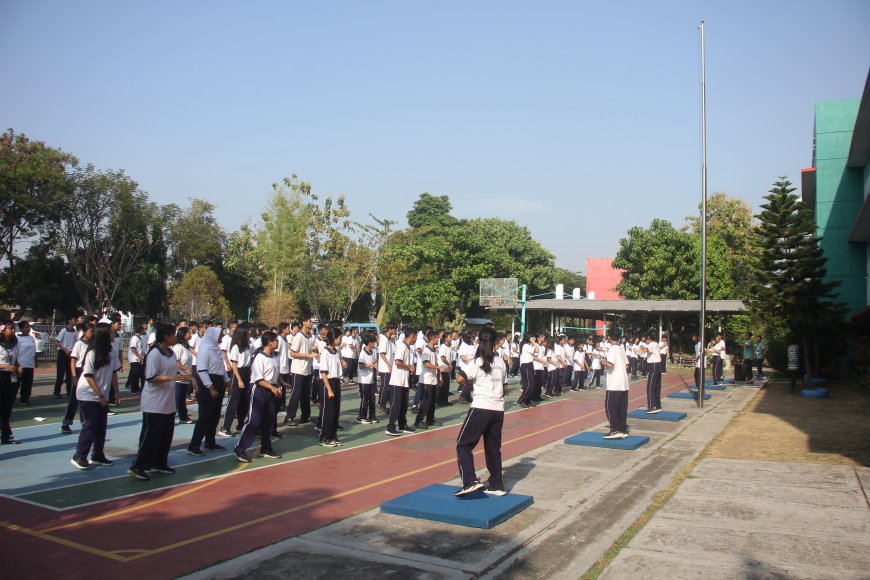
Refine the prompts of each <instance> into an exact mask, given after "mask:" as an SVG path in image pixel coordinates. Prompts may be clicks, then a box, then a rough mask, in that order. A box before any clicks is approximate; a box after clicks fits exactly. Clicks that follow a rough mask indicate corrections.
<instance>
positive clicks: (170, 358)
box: [128, 323, 222, 481]
mask: <svg viewBox="0 0 870 580" xmlns="http://www.w3.org/2000/svg"><path fill="white" fill-rule="evenodd" d="M219 332H220V330H219V329H218V328H210V329H209V330H208V331H207V332H206V338H207V341H206V342H209V341H210V340H213V341H214V350H215V351H216V352H215V353H214V354H213V353H211V352H209V354H208V355H206V357H205V360H203V361H202V363H203V365H202V368H201V369H200V370H201V371H202V370H206V369H209V368H211V369H215V368H216V369H220V368H222V365H221V361H220V359H219V358H218V357H219V352H220V351H219V349H218V348H217V334H218V333H219ZM154 333H155V343H154V347H152V348H151V350H149V351H148V354H147V355H146V356H145V387H144V388H143V389H142V397H141V398H140V407H141V409H142V432H141V434H140V435H139V452H138V453H137V454H136V459H134V460H133V464H132V465H131V466H130V471H129V472H128V473H129V474H130V475H131V476H133V477H135V478H136V479H138V480H140V481H148V480H149V479H151V477H150V476H149V475H148V474H147V473H146V471H151V472H157V473H165V474H168V475H172V474H174V473H175V469H173V468H172V467H170V465H169V449H170V447H171V446H172V436H173V434H174V433H175V411H176V408H175V383H183V382H187V381H193V377H191V376H190V375H185V374H181V373H179V372H178V370H179V369H178V359H177V358H176V356H175V351H173V350H172V347H173V346H175V341H176V337H177V334H176V330H175V327H174V326H172V325H171V324H164V323H158V324H157V325H156V326H155V329H154ZM209 333H213V335H212V334H209ZM212 336H214V338H211V337H212ZM206 348H209V349H211V348H212V347H211V345H206ZM210 357H214V358H215V359H217V360H215V361H212V360H211V359H210ZM215 363H216V364H215ZM197 448H198V446H197Z"/></svg>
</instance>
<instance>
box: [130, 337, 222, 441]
mask: <svg viewBox="0 0 870 580" xmlns="http://www.w3.org/2000/svg"><path fill="white" fill-rule="evenodd" d="M220 336H221V329H220V328H219V327H217V326H212V327H210V328H209V329H208V330H206V331H205V335H204V336H203V337H202V342H200V344H199V353H198V354H197V355H196V362H197V367H196V372H197V374H198V375H199V383H200V384H199V388H198V389H197V391H196V402H197V403H198V410H199V416H198V417H197V420H196V425H194V428H193V436H192V437H191V439H190V444H189V445H188V447H187V452H188V454H190V455H194V456H196V457H202V456H203V455H205V453H204V452H203V451H202V447H205V449H207V450H209V451H224V450H225V449H226V448H225V447H224V446H223V445H218V444H217V442H216V441H215V436H216V435H217V430H218V422H219V421H220V414H221V407H222V406H223V400H224V393H225V392H226V387H227V375H226V371H225V370H224V360H223V355H222V354H221V349H220V346H218V341H219V340H220ZM173 338H174V337H173ZM145 372H146V375H147V374H148V373H149V372H150V371H148V369H147V367H146V369H145ZM173 406H174V405H173ZM203 440H205V445H203Z"/></svg>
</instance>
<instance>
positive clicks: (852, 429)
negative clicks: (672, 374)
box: [707, 375, 870, 466]
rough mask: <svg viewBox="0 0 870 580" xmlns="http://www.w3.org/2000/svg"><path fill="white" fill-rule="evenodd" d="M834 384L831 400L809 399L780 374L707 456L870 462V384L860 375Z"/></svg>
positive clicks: (836, 463)
mask: <svg viewBox="0 0 870 580" xmlns="http://www.w3.org/2000/svg"><path fill="white" fill-rule="evenodd" d="M828 387H829V389H830V398H828V399H810V398H804V397H802V396H801V395H800V385H798V387H797V388H796V389H795V392H794V394H791V393H790V392H789V389H790V382H789V380H788V379H787V378H785V377H782V376H776V375H775V376H774V377H773V379H772V380H771V381H770V382H769V383H768V384H767V386H766V387H765V388H764V389H762V390H761V391H760V392H759V393H758V396H757V397H756V398H755V399H754V400H753V401H752V402H751V403H750V404H749V405H748V406H747V407H746V409H745V410H744V411H743V412H742V413H741V414H740V415H738V416H737V417H736V418H735V419H734V421H732V422H731V424H730V425H729V426H728V427H727V428H726V430H725V431H724V433H723V434H722V435H721V436H720V437H718V438H717V439H716V440H715V441H714V442H713V444H712V445H711V447H710V448H709V449H708V453H707V456H708V457H720V458H725V459H750V460H759V461H797V462H804V463H823V464H829V465H862V466H870V388H868V387H867V386H865V385H863V384H862V383H860V382H859V381H858V380H856V379H842V380H837V381H831V382H829V384H828Z"/></svg>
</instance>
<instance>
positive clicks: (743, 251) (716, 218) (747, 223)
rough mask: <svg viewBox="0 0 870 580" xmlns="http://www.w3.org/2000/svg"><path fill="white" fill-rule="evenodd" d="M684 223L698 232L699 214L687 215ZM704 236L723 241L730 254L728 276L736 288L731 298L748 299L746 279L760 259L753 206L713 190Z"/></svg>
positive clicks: (699, 227)
mask: <svg viewBox="0 0 870 580" xmlns="http://www.w3.org/2000/svg"><path fill="white" fill-rule="evenodd" d="M698 209H699V210H700V206H699V208H698ZM686 222H687V225H686V227H687V228H688V230H689V231H690V232H692V233H693V234H695V235H700V234H701V218H700V216H698V215H696V216H688V217H687V218H686ZM707 235H708V237H716V238H719V239H720V240H722V241H723V242H725V247H726V248H727V250H728V254H729V255H730V256H731V267H732V269H731V279H732V281H733V286H734V290H735V291H736V295H735V296H734V297H735V298H741V299H746V298H748V297H749V288H750V286H751V285H750V284H748V283H747V281H748V280H749V279H750V277H751V276H752V273H753V272H754V271H755V269H756V268H757V264H758V260H759V259H760V252H759V244H758V239H757V236H756V230H755V228H754V224H753V215H752V208H750V207H749V204H748V203H746V202H745V201H744V200H742V199H740V198H737V197H731V196H729V195H728V194H727V193H725V192H717V193H714V194H713V195H712V196H711V197H710V198H709V199H708V200H707Z"/></svg>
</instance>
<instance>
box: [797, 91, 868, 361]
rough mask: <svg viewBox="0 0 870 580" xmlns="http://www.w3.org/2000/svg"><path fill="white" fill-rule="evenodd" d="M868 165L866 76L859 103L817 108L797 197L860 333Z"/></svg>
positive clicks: (864, 309) (864, 318) (864, 322)
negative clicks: (808, 163)
mask: <svg viewBox="0 0 870 580" xmlns="http://www.w3.org/2000/svg"><path fill="white" fill-rule="evenodd" d="M868 161H870V75H868V78H867V82H866V83H865V86H864V95H863V97H862V98H860V99H848V100H843V101H825V102H821V103H817V104H816V122H815V138H814V147H813V166H812V168H810V169H804V170H803V171H802V172H801V193H802V196H803V199H804V202H805V203H807V204H808V205H809V206H810V207H812V208H813V209H814V211H815V218H816V224H817V232H818V235H819V236H820V237H821V238H822V242H821V246H822V249H823V250H824V252H825V256H826V257H827V258H828V263H827V269H828V279H829V280H836V281H838V282H840V287H839V292H840V301H842V302H845V303H846V304H847V305H848V307H849V312H850V314H851V317H852V319H853V321H854V322H855V323H856V325H857V326H858V327H859V329H866V328H867V326H870V308H868V304H870V285H868V277H870V253H868V251H867V244H868V242H870V196H868V194H870V163H868ZM856 346H857V345H856ZM849 362H850V361H849V360H848V359H844V360H843V361H841V363H840V364H839V365H838V367H839V368H838V369H837V370H839V371H841V372H848V370H849Z"/></svg>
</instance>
